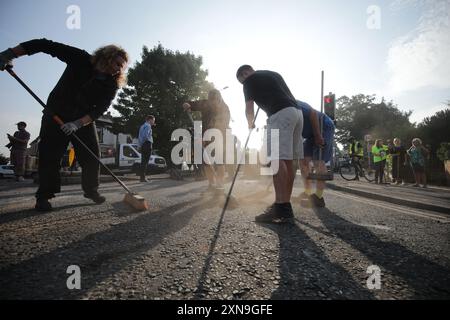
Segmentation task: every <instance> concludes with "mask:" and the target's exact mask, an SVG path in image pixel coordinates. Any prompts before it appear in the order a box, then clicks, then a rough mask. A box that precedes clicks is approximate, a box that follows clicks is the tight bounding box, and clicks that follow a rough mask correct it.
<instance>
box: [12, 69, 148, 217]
mask: <svg viewBox="0 0 450 320" xmlns="http://www.w3.org/2000/svg"><path fill="white" fill-rule="evenodd" d="M6 70H7V71H8V73H9V74H10V75H11V76H12V77H13V78H14V79H16V80H17V81H18V82H19V83H20V84H21V85H22V87H24V88H25V90H27V91H28V93H29V94H31V95H32V96H33V98H35V99H36V100H37V102H39V104H40V105H41V106H42V107H43V108H44V110H45V111H46V113H47V114H49V115H50V116H51V117H52V119H53V120H54V121H55V122H56V123H57V124H58V125H59V126H62V125H64V122H63V121H62V120H61V118H60V117H58V115H56V114H55V113H54V112H53V111H51V110H50V109H48V108H47V106H46V105H45V103H44V102H43V101H42V100H41V99H40V98H39V97H38V96H37V95H36V94H35V93H34V92H33V91H32V90H31V89H30V88H29V87H28V86H27V85H26V84H25V83H24V82H23V81H22V80H21V79H20V78H19V77H18V76H17V75H16V73H15V72H14V71H13V70H12V67H8V68H6ZM71 136H72V137H73V138H74V139H75V140H77V142H78V143H80V145H82V146H83V148H85V149H86V151H87V152H88V153H89V154H90V155H91V156H92V157H94V159H96V160H97V162H98V163H99V164H100V165H101V166H102V167H103V169H105V170H106V172H108V174H109V175H110V176H111V177H113V178H114V180H116V181H117V182H118V183H119V184H120V185H121V186H122V188H124V189H125V191H126V192H127V193H126V194H125V198H124V199H123V201H124V202H125V203H127V204H129V205H130V206H131V207H133V208H134V209H136V210H139V211H144V210H148V208H149V207H148V203H147V201H146V200H145V199H144V198H143V197H142V196H140V195H138V194H135V193H133V192H132V191H131V190H130V189H129V188H128V187H127V186H126V185H125V184H124V183H123V182H122V181H121V180H120V179H119V178H118V177H117V176H116V175H115V174H114V173H113V172H112V171H111V170H110V169H109V168H108V167H107V166H106V165H105V164H104V163H103V162H101V161H100V159H99V158H98V157H97V155H96V154H95V153H94V152H92V150H91V149H89V147H88V146H87V145H86V144H85V143H84V142H83V141H81V139H80V138H79V137H78V136H77V135H76V134H75V133H72V134H71Z"/></svg>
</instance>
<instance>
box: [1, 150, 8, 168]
mask: <svg viewBox="0 0 450 320" xmlns="http://www.w3.org/2000/svg"><path fill="white" fill-rule="evenodd" d="M8 162H9V159H8V158H7V157H5V156H4V155H3V153H0V165H4V164H8Z"/></svg>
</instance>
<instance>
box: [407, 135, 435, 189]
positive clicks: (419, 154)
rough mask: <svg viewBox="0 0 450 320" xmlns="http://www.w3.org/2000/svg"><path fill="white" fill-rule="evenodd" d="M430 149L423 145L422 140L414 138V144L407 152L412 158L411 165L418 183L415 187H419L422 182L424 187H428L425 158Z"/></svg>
mask: <svg viewBox="0 0 450 320" xmlns="http://www.w3.org/2000/svg"><path fill="white" fill-rule="evenodd" d="M429 153H430V151H428V149H427V148H425V147H424V146H423V145H422V140H420V139H419V138H414V139H413V140H412V146H411V148H409V149H408V151H407V154H408V156H409V159H410V163H411V167H412V170H413V173H414V179H415V180H416V183H415V184H414V185H413V187H419V186H420V184H422V188H426V187H427V177H426V175H425V160H426V158H427V157H428V155H429Z"/></svg>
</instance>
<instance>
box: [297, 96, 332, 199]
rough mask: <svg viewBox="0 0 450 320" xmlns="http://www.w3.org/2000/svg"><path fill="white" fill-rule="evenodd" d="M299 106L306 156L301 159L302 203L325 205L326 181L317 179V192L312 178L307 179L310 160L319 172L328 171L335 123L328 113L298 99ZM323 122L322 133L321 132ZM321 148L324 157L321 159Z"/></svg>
mask: <svg viewBox="0 0 450 320" xmlns="http://www.w3.org/2000/svg"><path fill="white" fill-rule="evenodd" d="M297 108H298V109H300V110H301V111H302V113H303V131H302V136H303V152H304V158H303V159H302V160H300V167H301V171H302V178H303V181H304V186H305V191H304V192H303V193H302V194H301V195H300V200H301V204H303V205H305V206H307V207H309V206H311V205H312V206H315V207H325V200H324V198H323V192H324V189H325V181H320V180H317V181H316V192H315V193H313V191H312V180H309V179H307V177H308V174H309V172H310V167H309V165H310V162H311V161H312V162H313V165H314V167H315V168H317V171H318V172H319V173H326V172H327V168H326V165H325V164H326V163H327V162H328V161H330V160H331V157H332V156H333V138H334V130H335V127H334V123H333V120H331V118H330V117H328V116H327V115H326V114H324V113H322V112H319V111H316V110H314V109H313V108H312V107H311V106H310V105H309V104H307V103H306V102H303V101H300V100H297ZM320 122H322V133H321V132H320ZM320 149H322V150H321V151H322V158H321V159H320V160H319V156H320Z"/></svg>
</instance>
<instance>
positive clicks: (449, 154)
mask: <svg viewBox="0 0 450 320" xmlns="http://www.w3.org/2000/svg"><path fill="white" fill-rule="evenodd" d="M436 155H437V157H438V158H439V160H441V161H445V160H450V142H442V143H441V144H440V147H439V149H438V150H437V152H436Z"/></svg>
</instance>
